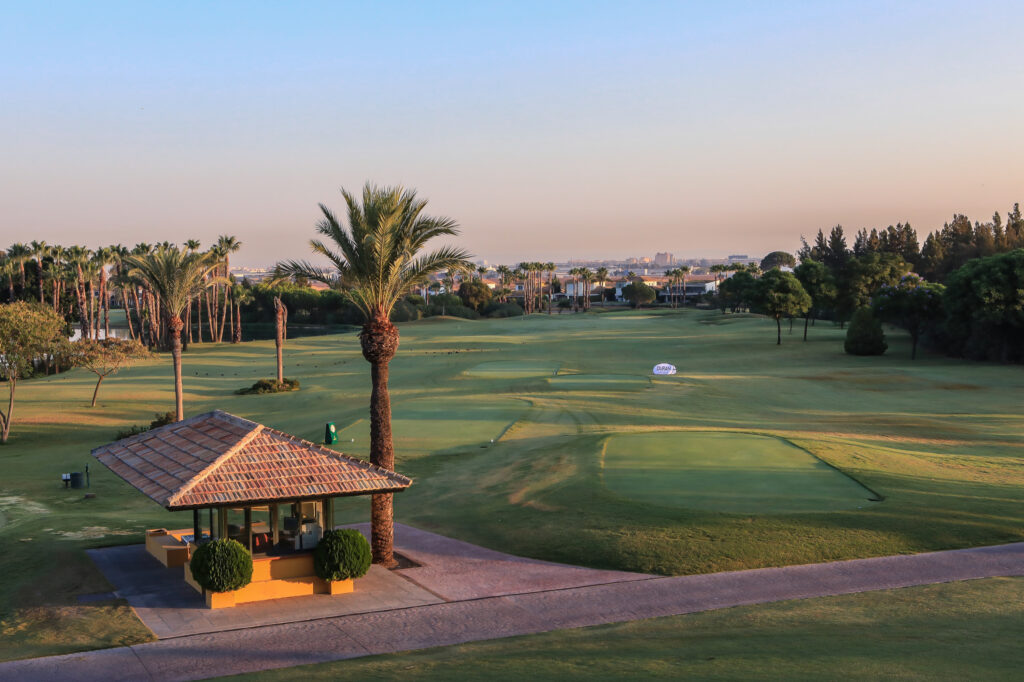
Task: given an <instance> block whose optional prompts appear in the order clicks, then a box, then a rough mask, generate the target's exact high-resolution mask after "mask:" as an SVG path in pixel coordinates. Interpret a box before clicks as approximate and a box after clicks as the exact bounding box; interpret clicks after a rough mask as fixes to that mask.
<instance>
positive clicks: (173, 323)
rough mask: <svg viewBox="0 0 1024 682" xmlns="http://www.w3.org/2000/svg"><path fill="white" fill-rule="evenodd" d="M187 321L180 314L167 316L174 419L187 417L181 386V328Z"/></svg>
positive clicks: (178, 419)
mask: <svg viewBox="0 0 1024 682" xmlns="http://www.w3.org/2000/svg"><path fill="white" fill-rule="evenodd" d="M184 326H185V323H184V322H182V321H181V317H179V316H178V315H172V316H170V317H168V318H167V331H168V332H170V334H171V361H172V362H173V364H174V414H175V417H174V421H178V422H180V421H181V420H182V419H184V418H185V404H184V400H183V399H182V387H181V328H182V327H184Z"/></svg>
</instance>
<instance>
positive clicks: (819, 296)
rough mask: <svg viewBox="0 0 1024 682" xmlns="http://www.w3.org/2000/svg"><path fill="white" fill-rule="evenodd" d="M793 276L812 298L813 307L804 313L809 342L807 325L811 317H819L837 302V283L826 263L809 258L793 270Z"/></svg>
mask: <svg viewBox="0 0 1024 682" xmlns="http://www.w3.org/2000/svg"><path fill="white" fill-rule="evenodd" d="M793 274H794V275H796V278H797V279H798V280H800V284H802V285H803V287H804V291H806V292H807V294H808V296H810V297H811V305H810V307H808V308H807V311H806V312H805V313H804V341H806V340H807V325H808V322H809V320H810V319H811V317H812V316H813V317H815V318H816V317H817V316H818V315H820V314H821V311H822V310H824V309H825V308H828V307H829V306H831V305H833V304H834V303H835V300H836V283H835V280H834V279H833V278H832V273H830V272H829V270H828V268H826V267H825V264H824V263H819V262H818V261H816V260H814V259H811V258H807V259H805V260H804V261H803V262H802V263H800V265H798V266H796V268H794V269H793Z"/></svg>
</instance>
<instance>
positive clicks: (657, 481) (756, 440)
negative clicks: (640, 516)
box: [604, 431, 878, 515]
mask: <svg viewBox="0 0 1024 682" xmlns="http://www.w3.org/2000/svg"><path fill="white" fill-rule="evenodd" d="M604 482H605V485H606V486H608V488H609V489H610V490H611V491H612V492H614V493H616V494H618V495H621V496H623V497H626V498H629V499H631V500H636V501H637V502H642V503H647V504H656V505H664V506H671V507H687V508H692V509H701V510H707V511H720V512H730V513H736V514H758V515H762V514H789V513H794V512H821V511H836V510H839V509H861V508H863V507H864V506H868V505H869V504H871V503H873V502H877V501H878V498H877V497H876V496H875V494H874V493H872V492H871V491H870V490H868V489H867V488H865V487H864V486H862V485H861V484H860V483H858V482H857V481H855V480H854V479H852V478H850V477H849V476H847V475H846V474H843V473H842V472H840V471H838V470H837V469H835V468H833V467H831V466H829V465H828V464H825V463H824V462H822V461H821V460H818V459H815V458H814V457H813V456H812V455H810V454H809V453H807V452H806V451H804V450H801V449H800V448H797V447H795V446H793V445H792V444H790V443H787V442H785V441H783V440H780V439H778V438H771V437H767V436H752V435H749V434H745V433H700V432H694V431H677V432H671V431H662V432H657V433H631V434H624V435H621V436H613V437H611V438H609V439H608V440H607V446H606V449H605V454H604Z"/></svg>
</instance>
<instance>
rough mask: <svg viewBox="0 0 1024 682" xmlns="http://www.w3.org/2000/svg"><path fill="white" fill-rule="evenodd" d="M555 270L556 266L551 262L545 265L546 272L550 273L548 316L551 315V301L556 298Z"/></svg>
mask: <svg viewBox="0 0 1024 682" xmlns="http://www.w3.org/2000/svg"><path fill="white" fill-rule="evenodd" d="M555 270H556V268H555V264H554V263H552V262H551V261H548V262H547V263H545V264H544V271H545V272H547V273H548V315H550V314H551V300H552V299H553V298H554V296H555V289H554V287H553V286H552V283H553V282H554V279H555Z"/></svg>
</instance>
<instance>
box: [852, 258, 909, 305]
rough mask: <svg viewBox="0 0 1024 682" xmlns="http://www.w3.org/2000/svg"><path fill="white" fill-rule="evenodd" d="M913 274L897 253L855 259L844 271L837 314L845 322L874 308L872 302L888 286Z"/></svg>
mask: <svg viewBox="0 0 1024 682" xmlns="http://www.w3.org/2000/svg"><path fill="white" fill-rule="evenodd" d="M908 272H910V265H908V264H907V263H905V262H904V261H903V259H902V258H900V257H899V256H897V255H896V254H894V253H867V254H865V255H863V256H860V257H858V258H851V259H850V260H849V261H848V262H847V263H846V265H845V267H844V268H843V269H842V270H841V272H840V275H839V277H838V278H837V279H838V280H839V289H840V295H839V296H838V297H837V304H836V308H837V311H836V312H837V314H838V316H839V318H840V319H841V320H845V319H847V316H848V315H849V314H850V313H852V312H853V311H854V310H857V309H858V308H863V307H865V306H870V305H871V299H872V297H873V296H874V295H875V292H877V291H878V290H879V289H881V288H882V287H883V286H885V285H890V286H891V285H895V284H896V283H897V282H899V281H900V278H902V277H903V276H904V275H906V274H907V273H908Z"/></svg>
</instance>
